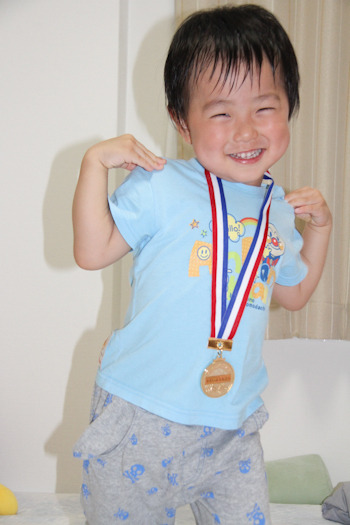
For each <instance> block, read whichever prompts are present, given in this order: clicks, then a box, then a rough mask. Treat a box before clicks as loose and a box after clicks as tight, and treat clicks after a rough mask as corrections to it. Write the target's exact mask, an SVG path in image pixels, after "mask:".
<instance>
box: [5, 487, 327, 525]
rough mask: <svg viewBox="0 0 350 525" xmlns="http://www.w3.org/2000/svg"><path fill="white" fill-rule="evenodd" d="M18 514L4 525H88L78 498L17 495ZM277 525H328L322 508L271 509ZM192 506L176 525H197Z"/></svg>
mask: <svg viewBox="0 0 350 525" xmlns="http://www.w3.org/2000/svg"><path fill="white" fill-rule="evenodd" d="M16 497H17V500H18V506H19V509H18V513H17V515H15V516H0V524H1V525H5V524H6V525H10V524H12V525H48V524H50V525H51V524H52V525H85V519H84V515H83V512H82V510H81V507H80V501H79V496H78V494H27V493H19V494H16ZM271 515H272V524H273V525H327V523H329V524H330V523H331V522H329V521H326V520H324V519H323V518H322V513H321V507H320V506H319V505H277V504H273V505H271ZM194 523H195V521H194V518H193V515H192V512H191V509H190V507H189V506H186V507H182V508H181V509H178V511H177V514H176V520H175V524H176V525H194Z"/></svg>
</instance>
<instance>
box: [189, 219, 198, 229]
mask: <svg viewBox="0 0 350 525" xmlns="http://www.w3.org/2000/svg"><path fill="white" fill-rule="evenodd" d="M198 224H199V221H196V219H193V221H192V222H191V223H190V226H191V228H192V230H193V229H194V228H198Z"/></svg>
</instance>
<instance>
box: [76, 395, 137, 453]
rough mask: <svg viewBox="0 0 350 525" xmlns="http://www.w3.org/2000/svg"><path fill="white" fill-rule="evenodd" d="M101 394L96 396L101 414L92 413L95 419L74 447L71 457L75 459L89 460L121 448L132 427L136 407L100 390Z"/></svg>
mask: <svg viewBox="0 0 350 525" xmlns="http://www.w3.org/2000/svg"><path fill="white" fill-rule="evenodd" d="M101 392H102V395H99V396H98V404H99V405H100V407H99V409H100V410H101V412H100V413H99V414H98V415H97V412H96V409H95V410H94V411H93V412H94V413H95V417H94V418H93V420H92V422H91V423H90V425H89V426H88V427H87V429H86V430H85V431H84V432H83V434H82V435H81V437H80V438H79V439H78V441H77V442H76V443H75V445H74V448H73V455H74V456H75V457H77V458H81V459H84V460H86V459H91V458H93V457H96V456H102V455H104V454H108V453H110V452H112V451H113V450H115V449H116V448H118V447H121V446H122V444H123V442H124V440H125V439H126V436H127V435H128V432H129V430H130V429H131V426H132V425H133V422H134V417H135V412H136V407H135V406H134V405H132V404H131V403H128V402H127V401H124V400H123V399H121V398H119V397H117V396H111V395H110V394H108V393H107V392H104V391H103V390H102V391H101V389H100V392H99V393H100V394H101ZM94 396H95V398H96V390H95V393H94ZM101 405H102V406H101Z"/></svg>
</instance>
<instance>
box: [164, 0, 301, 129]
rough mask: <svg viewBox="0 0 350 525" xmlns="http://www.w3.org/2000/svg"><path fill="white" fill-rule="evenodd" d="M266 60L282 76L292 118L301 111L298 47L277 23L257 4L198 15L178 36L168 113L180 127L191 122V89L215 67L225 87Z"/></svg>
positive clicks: (168, 74)
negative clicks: (236, 77) (232, 78)
mask: <svg viewBox="0 0 350 525" xmlns="http://www.w3.org/2000/svg"><path fill="white" fill-rule="evenodd" d="M264 57H266V58H267V59H268V61H269V63H270V65H271V68H272V71H273V74H274V75H275V73H276V70H277V68H278V71H279V73H280V75H281V79H282V81H283V82H284V87H285V90H286V94H287V97H288V102H289V118H291V116H292V115H293V114H294V113H295V112H296V111H297V110H298V109H299V104H300V101H299V82H300V77H299V70H298V62H297V58H296V56H295V52H294V49H293V46H292V44H291V42H290V40H289V37H288V35H287V33H286V31H285V30H284V29H283V27H282V25H281V24H280V22H279V21H278V20H277V18H276V17H275V16H274V15H273V14H272V13H270V11H267V10H266V9H264V8H263V7H259V6H257V5H253V4H244V5H240V6H223V7H218V8H214V9H208V10H203V11H197V12H195V13H193V14H192V15H190V16H189V17H188V18H186V20H185V21H184V22H183V23H182V24H181V25H180V27H179V28H178V29H177V31H176V32H175V35H174V37H173V40H172V42H171V44H170V48H169V52H168V56H167V59H166V63H165V68H164V84H165V95H166V99H167V104H168V110H169V113H170V115H171V117H172V119H173V120H174V121H175V122H176V123H181V122H186V117H187V111H188V105H189V100H190V87H191V85H192V84H191V83H192V82H196V81H197V80H198V78H199V76H200V75H201V74H202V73H203V72H204V71H206V70H207V69H208V68H209V67H212V68H213V69H212V74H213V73H214V71H215V69H216V67H217V65H218V64H220V66H221V78H222V80H223V82H225V81H226V80H227V78H228V76H229V75H230V74H231V73H233V74H234V77H235V75H236V74H237V73H238V71H239V69H240V67H241V66H242V65H244V67H245V68H246V74H247V75H248V74H249V73H251V72H252V71H253V69H254V67H258V68H259V70H260V69H261V65H262V61H263V59H264Z"/></svg>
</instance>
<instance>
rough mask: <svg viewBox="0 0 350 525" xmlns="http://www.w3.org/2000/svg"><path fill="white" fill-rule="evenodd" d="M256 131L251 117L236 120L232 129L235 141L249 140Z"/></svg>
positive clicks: (254, 136)
mask: <svg viewBox="0 0 350 525" xmlns="http://www.w3.org/2000/svg"><path fill="white" fill-rule="evenodd" d="M257 135H258V132H257V130H256V128H255V125H254V122H253V120H252V119H251V118H244V119H243V118H242V119H239V120H236V121H235V123H234V129H233V138H234V140H235V141H236V142H249V141H251V140H253V139H255V138H256V137H257Z"/></svg>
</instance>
